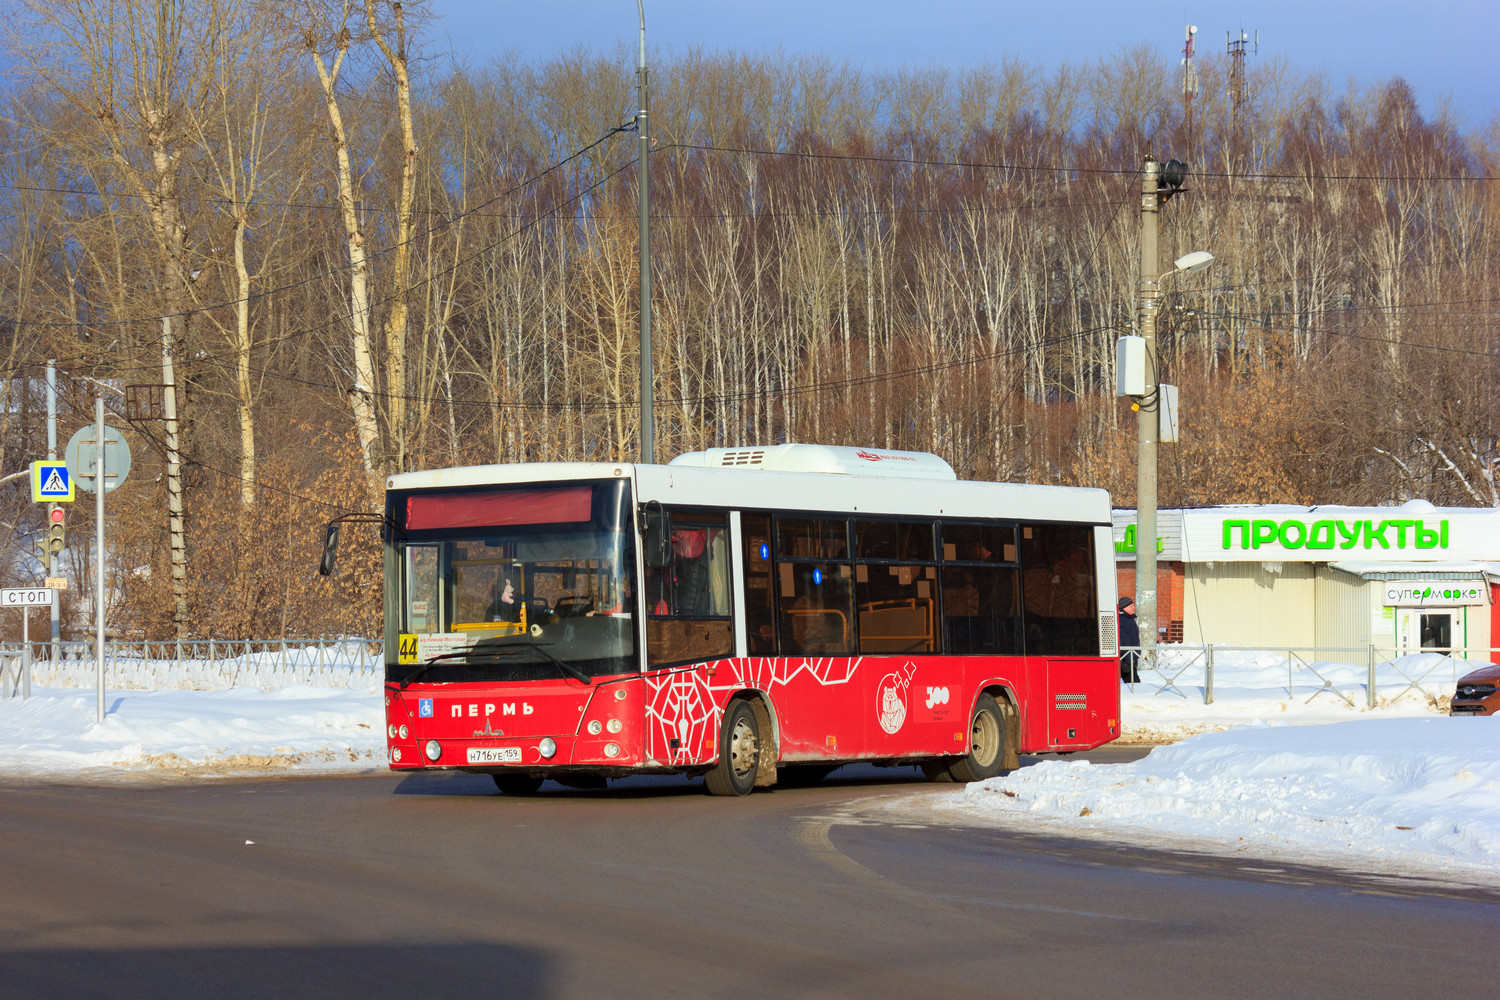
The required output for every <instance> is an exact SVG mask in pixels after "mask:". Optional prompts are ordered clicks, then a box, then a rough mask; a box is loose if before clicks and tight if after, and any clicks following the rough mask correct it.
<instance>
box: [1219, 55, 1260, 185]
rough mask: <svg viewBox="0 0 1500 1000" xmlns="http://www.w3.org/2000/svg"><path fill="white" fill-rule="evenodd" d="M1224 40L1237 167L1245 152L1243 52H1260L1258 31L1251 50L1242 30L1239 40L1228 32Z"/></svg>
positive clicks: (1231, 136)
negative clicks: (1227, 49)
mask: <svg viewBox="0 0 1500 1000" xmlns="http://www.w3.org/2000/svg"><path fill="white" fill-rule="evenodd" d="M1224 38H1225V40H1226V41H1227V42H1228V43H1229V97H1230V100H1231V101H1232V102H1233V108H1234V110H1233V117H1232V118H1231V120H1230V129H1231V132H1230V141H1231V143H1232V155H1233V157H1234V165H1235V166H1239V165H1241V164H1242V163H1243V162H1244V158H1245V152H1246V135H1245V131H1246V122H1245V117H1246V110H1245V105H1246V103H1247V101H1246V98H1245V50H1246V49H1249V50H1250V51H1252V52H1259V51H1260V30H1259V29H1256V32H1255V42H1254V47H1253V48H1252V47H1251V42H1250V35H1249V33H1247V32H1246V31H1245V29H1244V28H1241V29H1240V37H1239V38H1235V37H1234V33H1233V32H1229V31H1226V32H1224Z"/></svg>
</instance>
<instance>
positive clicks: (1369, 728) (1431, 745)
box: [0, 654, 1500, 884]
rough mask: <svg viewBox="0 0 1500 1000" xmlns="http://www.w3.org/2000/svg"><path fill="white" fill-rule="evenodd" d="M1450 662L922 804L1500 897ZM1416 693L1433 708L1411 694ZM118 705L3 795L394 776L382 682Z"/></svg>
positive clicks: (1484, 805)
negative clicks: (74, 783)
mask: <svg viewBox="0 0 1500 1000" xmlns="http://www.w3.org/2000/svg"><path fill="white" fill-rule="evenodd" d="M1435 659H1436V658H1431V659H1423V658H1411V660H1410V661H1409V662H1404V663H1402V662H1400V661H1398V665H1397V670H1396V671H1395V672H1392V671H1389V670H1383V672H1382V675H1381V683H1380V684H1379V686H1378V690H1377V698H1376V707H1375V708H1373V709H1369V708H1367V707H1366V704H1367V696H1366V694H1365V689H1364V687H1363V684H1364V681H1365V679H1366V677H1367V676H1368V668H1367V667H1365V666H1358V665H1341V664H1326V663H1325V664H1315V665H1313V669H1306V668H1304V667H1302V666H1294V668H1293V670H1292V672H1291V674H1290V675H1289V673H1288V669H1287V667H1286V666H1285V664H1284V663H1283V662H1282V661H1281V660H1279V659H1276V658H1273V657H1270V656H1269V655H1268V654H1260V655H1252V654H1241V655H1240V656H1239V658H1238V659H1235V658H1227V657H1222V656H1221V657H1220V660H1219V663H1218V665H1217V669H1216V673H1215V678H1214V691H1215V698H1214V702H1213V704H1210V705H1205V704H1204V703H1203V687H1202V681H1203V680H1204V678H1203V677H1202V676H1200V675H1198V674H1194V673H1193V672H1192V671H1189V672H1188V673H1186V674H1183V675H1181V676H1179V677H1178V678H1177V681H1176V690H1173V689H1172V688H1168V689H1167V690H1165V691H1163V692H1160V693H1158V690H1159V689H1160V688H1161V687H1162V682H1163V681H1164V680H1165V679H1166V678H1167V677H1168V676H1171V670H1170V669H1169V670H1168V672H1167V673H1166V674H1163V675H1160V676H1158V677H1156V681H1155V683H1142V684H1140V685H1137V686H1136V687H1135V690H1134V691H1131V690H1129V689H1127V690H1126V691H1125V692H1124V704H1123V708H1122V716H1123V721H1124V726H1125V732H1124V738H1123V740H1122V742H1125V743H1131V742H1134V743H1138V744H1139V743H1164V744H1167V745H1160V746H1156V747H1155V748H1154V749H1152V750H1151V752H1150V754H1149V755H1148V756H1146V757H1145V758H1143V759H1141V760H1138V761H1134V762H1132V763H1126V764H1090V763H1088V762H1085V761H1077V760H1070V759H1066V758H1046V759H1043V760H1042V761H1040V762H1037V763H1034V764H1032V765H1031V766H1028V767H1024V768H1022V769H1021V770H1019V771H1017V772H1015V773H1013V774H1010V775H1007V776H1004V777H1000V778H996V779H993V780H991V781H986V782H981V783H978V784H974V785H970V786H967V787H966V788H963V789H957V790H954V791H951V792H947V793H945V794H941V795H932V794H924V795H922V796H920V797H917V798H916V799H915V800H913V801H916V802H917V803H919V804H918V805H917V808H920V809H922V810H924V811H925V812H926V813H927V815H929V816H930V818H931V819H932V820H933V821H938V822H950V821H951V822H964V823H981V824H986V825H999V826H1006V825H1012V824H1017V823H1024V824H1028V825H1029V826H1032V827H1035V826H1036V825H1038V824H1041V825H1042V826H1044V827H1046V828H1049V829H1052V830H1053V831H1055V832H1059V833H1067V834H1069V835H1083V836H1098V837H1109V838H1115V839H1120V840H1124V841H1127V842H1130V843H1136V844H1139V843H1155V844H1161V845H1168V846H1177V847H1191V848H1196V849H1200V850H1209V851H1220V852H1243V853H1247V854H1249V855H1252V856H1255V857H1258V858H1264V857H1286V858H1289V859H1298V860H1310V861H1320V862H1325V863H1332V864H1336V865H1339V866H1342V867H1349V868H1354V869H1357V870H1368V871H1387V872H1397V873H1408V872H1419V873H1426V874H1429V875H1438V876H1446V877H1456V878H1460V879H1464V880H1470V881H1473V880H1478V881H1482V882H1485V883H1494V884H1500V718H1479V719H1473V718H1449V717H1448V716H1447V715H1446V714H1444V713H1445V712H1446V704H1445V699H1444V698H1442V697H1434V695H1436V694H1437V692H1440V691H1442V692H1449V693H1451V691H1452V683H1451V675H1452V674H1453V673H1455V672H1458V671H1460V670H1461V669H1462V667H1460V668H1454V667H1452V666H1451V665H1443V664H1437V663H1435V662H1433V661H1434V660H1435ZM246 676H248V675H246ZM1413 678H1415V679H1419V680H1420V682H1421V683H1422V685H1423V690H1421V691H1417V690H1411V689H1409V688H1408V684H1409V683H1410V679H1413ZM163 681H164V683H170V681H171V678H170V677H164V678H163ZM1195 681H1196V682H1197V683H1194V682H1195ZM1325 682H1326V683H1328V684H1331V685H1332V686H1331V687H1329V686H1324V685H1325ZM1387 682H1388V683H1387ZM1398 695H1399V697H1398ZM105 704H106V713H107V714H106V716H105V719H104V721H103V722H97V721H96V714H97V695H96V692H95V690H94V689H92V688H69V687H42V686H36V687H34V688H33V691H32V697H31V698H30V699H26V700H22V699H20V698H15V697H11V698H6V699H0V781H4V780H11V781H14V780H20V781H27V780H44V781H45V780H56V779H59V778H62V779H69V780H83V781H97V780H109V781H122V780H123V781H152V780H161V779H165V778H178V779H180V778H203V777H212V776H224V775H243V774H264V773H268V772H293V773H304V774H305V773H320V772H323V773H326V772H341V773H357V772H376V771H380V770H382V769H383V768H384V752H385V744H384V737H383V732H382V731H383V728H384V718H383V711H382V704H381V697H380V686H379V682H378V681H377V680H376V679H375V678H374V676H373V675H372V674H371V673H370V672H369V671H368V670H361V669H358V668H352V669H350V670H349V671H347V672H346V673H345V674H343V675H339V674H337V673H336V672H335V673H334V674H331V675H329V676H327V677H325V678H323V681H322V684H321V686H316V687H315V686H311V685H308V684H301V683H299V684H293V685H290V686H273V687H271V689H270V690H263V689H261V688H257V687H237V688H233V689H230V690H217V691H203V690H156V691H144V690H120V689H111V690H109V691H108V692H107V693H106V700H105ZM910 807H911V803H908V808H910Z"/></svg>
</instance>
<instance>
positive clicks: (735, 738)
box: [703, 701, 760, 795]
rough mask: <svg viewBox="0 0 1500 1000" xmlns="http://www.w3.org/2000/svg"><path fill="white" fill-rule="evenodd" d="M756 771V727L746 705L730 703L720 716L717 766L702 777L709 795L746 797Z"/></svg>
mask: <svg viewBox="0 0 1500 1000" xmlns="http://www.w3.org/2000/svg"><path fill="white" fill-rule="evenodd" d="M759 767H760V727H759V726H758V725H757V724H756V721H755V711H754V709H752V708H751V707H750V705H749V703H748V702H745V701H734V702H730V703H729V709H728V710H727V711H726V712H725V713H724V730H723V732H722V733H720V734H719V762H718V763H717V764H715V765H714V769H713V770H712V771H709V772H708V773H707V774H705V775H704V776H703V784H704V786H705V787H706V788H707V789H708V794H710V795H749V794H750V790H751V789H752V788H754V787H755V772H756V770H757V769H758V768H759Z"/></svg>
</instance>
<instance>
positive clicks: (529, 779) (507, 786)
mask: <svg viewBox="0 0 1500 1000" xmlns="http://www.w3.org/2000/svg"><path fill="white" fill-rule="evenodd" d="M490 777H492V778H494V779H495V787H496V788H498V789H500V791H501V792H503V793H505V794H506V795H535V794H536V792H537V789H539V788H541V787H542V779H541V778H536V777H533V776H531V775H529V774H492V775H490Z"/></svg>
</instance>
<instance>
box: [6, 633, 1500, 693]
mask: <svg viewBox="0 0 1500 1000" xmlns="http://www.w3.org/2000/svg"><path fill="white" fill-rule="evenodd" d="M29 647H30V650H29V651H30V654H31V655H30V674H29V677H28V676H27V675H26V672H25V669H24V666H25V663H26V657H25V655H24V651H23V649H22V644H21V643H19V642H13V643H4V644H0V696H3V697H7V698H9V697H14V696H16V695H18V694H23V693H26V691H27V688H28V682H30V683H36V684H40V685H45V686H53V687H90V686H92V685H93V684H94V683H95V682H96V677H95V670H96V661H95V647H94V644H93V643H91V642H64V643H61V644H60V645H59V648H58V656H57V657H56V658H55V659H54V658H53V651H52V645H51V644H50V643H49V642H45V641H43V642H33V643H30V644H29ZM1124 651H1134V652H1138V653H1140V660H1139V664H1138V668H1137V670H1138V673H1139V675H1140V678H1141V679H1140V681H1139V683H1136V684H1130V685H1128V688H1129V690H1130V691H1132V692H1144V693H1145V694H1148V695H1153V696H1158V697H1178V698H1183V699H1189V700H1191V699H1195V698H1201V699H1202V701H1203V703H1204V704H1205V705H1209V704H1213V701H1214V684H1215V681H1216V676H1215V674H1216V669H1217V670H1218V672H1219V673H1220V674H1222V673H1223V671H1224V670H1226V669H1232V670H1233V671H1234V673H1235V675H1236V680H1237V685H1236V686H1237V687H1242V686H1243V685H1244V683H1245V678H1246V671H1247V670H1249V671H1252V672H1253V675H1254V678H1253V683H1254V685H1255V687H1257V688H1259V689H1262V690H1264V689H1267V688H1272V687H1275V688H1277V689H1280V690H1284V691H1285V692H1286V696H1287V697H1288V698H1296V699H1298V700H1301V701H1302V702H1304V703H1308V704H1310V703H1311V702H1313V701H1314V700H1315V699H1317V698H1320V697H1324V696H1327V697H1330V698H1336V699H1338V700H1340V701H1343V702H1344V703H1346V704H1347V705H1349V707H1351V708H1357V707H1359V705H1360V704H1361V703H1363V705H1364V707H1366V708H1374V707H1376V706H1377V705H1378V704H1379V703H1380V702H1381V701H1382V700H1384V701H1385V702H1386V703H1388V704H1389V703H1393V702H1396V701H1400V700H1401V699H1402V698H1406V697H1408V696H1411V697H1420V698H1425V699H1428V700H1429V701H1433V702H1436V701H1437V700H1438V699H1440V698H1443V697H1447V696H1450V695H1452V693H1453V687H1454V685H1455V683H1456V682H1457V680H1458V678H1459V677H1461V676H1462V675H1464V674H1466V673H1468V672H1469V671H1471V670H1473V669H1475V668H1476V666H1477V665H1479V664H1480V663H1483V662H1485V661H1483V660H1478V661H1476V660H1475V659H1474V658H1475V657H1476V656H1488V657H1489V659H1497V657H1496V655H1495V654H1496V653H1497V652H1500V650H1496V649H1490V650H1478V649H1473V648H1465V649H1459V648H1454V649H1443V650H1428V651H1426V652H1424V653H1420V654H1402V653H1401V652H1400V651H1399V650H1395V649H1382V648H1380V647H1376V646H1348V647H1311V646H1306V647H1286V646H1278V647H1264V646H1225V645H1216V644H1213V643H1209V644H1206V645H1201V646H1190V645H1182V644H1172V645H1165V646H1157V647H1155V649H1141V648H1140V647H1125V649H1124ZM1256 657H1260V661H1259V662H1256V663H1254V664H1253V665H1251V666H1248V667H1247V666H1246V664H1245V660H1247V659H1254V658H1256ZM104 668H105V683H106V685H107V686H109V687H111V688H115V689H118V690H158V689H172V688H176V689H188V690H222V689H225V688H232V687H258V688H264V689H268V690H269V689H274V688H280V687H286V686H288V685H292V684H308V685H312V686H317V687H347V686H352V685H364V684H368V683H370V682H371V681H374V680H378V679H380V678H381V677H383V676H384V670H385V654H384V646H383V643H381V642H380V641H379V640H374V641H372V640H367V639H359V638H337V639H321V640H309V639H255V640H235V641H227V640H223V639H203V640H194V641H183V642H176V641H171V642H107V643H105V644H104ZM1273 674H1274V675H1275V676H1274V678H1273V677H1272V675H1273ZM1273 680H1274V683H1272V682H1273Z"/></svg>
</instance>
